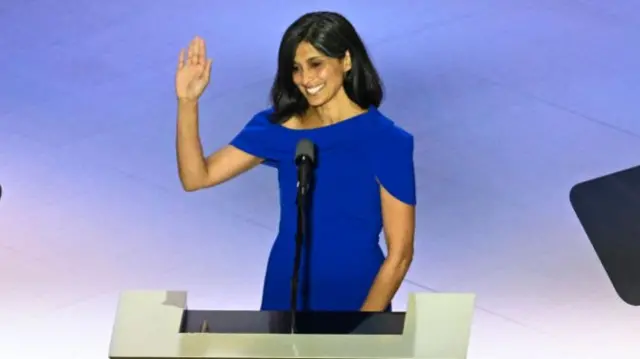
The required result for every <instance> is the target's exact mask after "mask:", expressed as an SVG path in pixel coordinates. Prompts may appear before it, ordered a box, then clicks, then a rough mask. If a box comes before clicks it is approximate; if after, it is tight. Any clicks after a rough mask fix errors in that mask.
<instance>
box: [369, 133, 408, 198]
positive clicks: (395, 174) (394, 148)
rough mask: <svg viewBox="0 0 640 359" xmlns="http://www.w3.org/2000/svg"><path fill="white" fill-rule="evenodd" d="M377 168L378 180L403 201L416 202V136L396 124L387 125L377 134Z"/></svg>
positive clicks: (374, 160) (375, 152)
mask: <svg viewBox="0 0 640 359" xmlns="http://www.w3.org/2000/svg"><path fill="white" fill-rule="evenodd" d="M374 137H375V138H376V141H375V143H374V150H373V151H372V152H373V154H374V156H373V158H372V161H373V169H374V173H375V175H376V178H377V179H378V182H379V183H380V185H381V186H382V187H384V189H386V190H387V192H389V193H390V194H391V195H392V196H394V197H395V198H396V199H398V200H399V201H402V202H404V203H406V204H408V205H412V206H413V205H416V202H417V199H416V182H415V169H414V164H413V147H414V146H413V143H414V141H413V136H412V135H411V134H410V133H408V132H406V131H404V130H403V129H401V128H399V127H396V126H384V129H381V130H379V131H378V134H377V135H376V136H374Z"/></svg>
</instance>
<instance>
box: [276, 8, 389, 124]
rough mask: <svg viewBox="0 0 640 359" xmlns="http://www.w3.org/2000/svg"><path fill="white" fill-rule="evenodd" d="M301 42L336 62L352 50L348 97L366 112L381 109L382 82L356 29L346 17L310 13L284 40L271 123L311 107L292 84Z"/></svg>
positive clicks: (289, 30) (302, 112)
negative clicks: (296, 54)
mask: <svg viewBox="0 0 640 359" xmlns="http://www.w3.org/2000/svg"><path fill="white" fill-rule="evenodd" d="M302 42H308V43H309V44H311V45H312V46H313V47H314V48H316V49H317V50H318V51H320V52H321V53H323V54H324V55H326V56H329V57H332V58H337V59H342V58H343V57H344V56H345V55H346V53H347V51H349V54H350V55H351V70H350V71H348V72H347V74H346V77H345V80H344V89H345V92H346V94H347V96H348V97H349V98H350V99H351V101H353V102H355V103H356V104H358V106H360V107H362V108H365V109H366V108H368V107H370V106H375V107H378V106H380V103H381V102H382V97H383V89H382V82H381V80H380V77H379V76H378V73H377V71H376V69H375V67H374V66H373V63H372V62H371V59H370V58H369V54H368V53H367V49H366V47H365V45H364V43H363V42H362V40H361V39H360V36H359V35H358V33H357V32H356V29H355V28H354V27H353V25H352V24H351V23H350V22H349V21H348V20H347V19H346V18H345V17H344V16H342V15H340V14H337V13H335V12H311V13H308V14H305V15H303V16H302V17H300V18H299V19H298V20H296V21H295V22H294V23H293V24H291V25H290V26H289V28H288V29H287V30H286V31H285V33H284V36H283V37H282V41H281V43H280V50H279V51H278V72H277V74H276V77H275V80H274V81H273V86H272V87H271V104H272V105H273V108H274V110H275V111H274V113H273V115H272V117H271V121H272V122H274V123H283V122H285V121H286V120H287V119H289V118H290V117H291V116H294V115H299V116H301V115H303V114H304V113H305V111H306V110H307V108H308V107H309V103H308V102H307V100H306V98H305V97H304V95H303V94H302V93H301V92H300V90H299V89H298V87H297V86H296V85H295V84H294V83H293V68H294V58H295V53H296V50H297V48H298V45H299V44H300V43H302Z"/></svg>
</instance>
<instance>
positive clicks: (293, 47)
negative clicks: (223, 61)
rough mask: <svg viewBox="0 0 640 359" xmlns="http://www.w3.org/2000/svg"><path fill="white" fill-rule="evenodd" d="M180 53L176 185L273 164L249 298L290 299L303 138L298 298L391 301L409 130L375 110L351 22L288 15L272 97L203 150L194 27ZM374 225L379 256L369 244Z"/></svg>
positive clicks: (369, 304)
mask: <svg viewBox="0 0 640 359" xmlns="http://www.w3.org/2000/svg"><path fill="white" fill-rule="evenodd" d="M186 55H187V56H186V57H185V50H182V51H181V53H180V59H179V66H178V70H177V74H176V93H177V97H178V127H177V152H178V169H179V174H180V180H181V181H182V185H183V187H184V189H185V190H187V191H195V190H199V189H203V188H209V187H213V186H216V185H218V184H221V183H223V182H225V181H227V180H229V179H231V178H233V177H235V176H237V175H239V174H241V173H243V172H245V171H247V170H249V169H251V168H253V167H255V166H257V165H258V164H266V165H269V166H272V167H275V168H277V170H278V178H279V182H280V201H281V205H280V210H281V213H280V216H281V217H280V225H279V233H278V236H277V238H276V240H275V242H274V244H273V247H272V250H271V253H270V256H269V261H268V266H267V269H266V275H265V279H264V289H263V298H262V307H261V309H262V310H288V309H289V308H290V288H291V287H290V286H291V275H292V271H293V262H294V256H295V233H296V221H297V211H296V208H297V207H296V193H297V190H296V183H297V172H296V166H295V164H294V161H293V158H294V156H295V150H296V145H297V143H298V141H299V140H300V139H302V138H307V139H309V140H311V141H312V142H313V143H314V144H315V145H316V148H317V151H318V156H317V166H316V168H315V171H314V173H315V179H314V183H315V185H314V189H313V193H312V196H313V199H312V205H311V209H310V211H309V212H310V216H311V219H310V221H311V222H312V223H313V226H312V228H311V229H310V230H309V233H310V239H309V240H307V241H306V246H305V248H304V250H303V256H302V258H303V259H302V267H301V271H300V272H301V277H300V288H301V292H300V294H299V295H298V298H299V300H300V302H299V303H298V308H300V309H301V310H314V311H318V310H330V311H358V310H361V311H388V310H391V300H392V298H393V296H394V295H395V293H396V291H397V290H398V287H399V286H400V284H401V282H402V280H403V279H404V276H405V275H406V273H407V270H408V268H409V265H410V263H411V260H412V256H413V237H414V220H415V212H414V211H415V210H414V206H415V203H416V196H415V180H414V168H413V137H412V136H411V135H410V134H408V133H407V132H405V131H403V130H402V129H401V128H399V127H397V126H396V125H394V123H393V122H392V121H391V120H389V119H388V118H386V117H385V116H384V115H383V114H382V113H380V112H379V111H378V109H377V108H378V106H379V105H380V103H381V101H382V85H381V83H380V80H379V78H378V74H377V73H376V70H375V68H374V66H373V64H372V63H371V60H370V59H369V56H368V54H367V51H366V49H365V46H364V44H363V43H362V40H361V39H360V37H359V36H358V34H357V33H356V31H355V29H354V28H353V26H352V25H351V24H350V23H349V22H348V21H347V20H346V19H345V18H344V17H342V16H341V15H339V14H336V13H331V12H314V13H309V14H306V15H304V16H302V17H301V18H300V19H298V20H297V21H296V22H294V23H293V24H292V25H291V26H290V27H289V28H288V29H287V30H286V32H285V34H284V37H283V39H282V42H281V44H280V50H279V55H278V72H277V75H276V78H275V81H274V83H273V87H272V90H271V100H272V105H273V106H272V108H270V109H267V110H264V111H261V112H258V113H257V114H256V115H255V116H254V117H253V118H252V119H251V120H250V121H249V122H248V124H247V125H246V126H245V127H244V129H243V130H242V131H240V133H238V134H237V136H236V137H235V138H234V139H233V140H232V141H231V143H230V144H228V145H226V146H225V147H223V148H221V149H220V150H218V151H216V152H215V153H213V154H211V155H210V156H208V157H204V155H203V153H202V146H201V144H200V139H199V134H198V98H199V97H200V95H201V94H202V92H203V91H204V89H205V88H206V86H207V84H208V83H209V75H210V72H211V64H212V60H211V59H208V58H207V57H206V52H205V43H204V41H203V40H202V39H201V38H198V37H196V38H194V39H193V40H192V42H191V44H190V45H189V49H188V51H186ZM383 228H384V234H385V238H386V244H387V247H388V250H387V252H388V254H387V256H386V258H385V256H384V254H383V252H382V250H381V248H380V246H379V234H380V232H381V230H382V229H383Z"/></svg>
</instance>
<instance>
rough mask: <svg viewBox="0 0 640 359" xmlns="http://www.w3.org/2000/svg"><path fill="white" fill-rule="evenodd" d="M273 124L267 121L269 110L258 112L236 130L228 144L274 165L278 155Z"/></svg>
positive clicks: (269, 164) (266, 163) (267, 163)
mask: <svg viewBox="0 0 640 359" xmlns="http://www.w3.org/2000/svg"><path fill="white" fill-rule="evenodd" d="M275 126H276V125H274V124H272V123H271V122H270V121H269V111H263V112H260V113H258V114H256V115H254V116H253V117H252V118H251V120H249V122H248V123H247V124H246V125H245V126H244V127H243V128H242V130H240V132H238V134H237V135H236V136H235V137H234V138H233V140H231V143H230V145H231V146H234V147H236V148H237V149H239V150H241V151H244V152H246V153H248V154H251V155H253V156H256V157H258V158H261V159H263V160H264V162H263V164H265V165H268V166H271V167H276V166H277V163H278V160H277V158H278V157H279V156H278V147H277V142H278V141H277V140H276V139H275V137H276V136H274V134H277V133H274V132H275V130H276V129H275Z"/></svg>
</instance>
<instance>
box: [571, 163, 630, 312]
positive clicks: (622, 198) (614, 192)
mask: <svg viewBox="0 0 640 359" xmlns="http://www.w3.org/2000/svg"><path fill="white" fill-rule="evenodd" d="M570 201H571V205H572V206H573V210H574V211H575V213H576V215H577V217H578V219H579V220H580V223H581V224H582V227H583V228H584V231H585V233H586V234H587V237H589V240H590V241H591V245H592V246H593V249H594V250H595V252H596V254H597V255H598V258H599V259H600V262H601V263H602V266H603V267H604V270H605V271H606V272H607V275H608V276H609V280H611V283H612V284H613V287H614V289H615V290H616V292H617V293H618V296H620V298H621V299H622V300H623V301H625V302H626V303H627V304H630V305H634V306H638V305H640V166H637V167H633V168H630V169H627V170H624V171H620V172H615V173H612V174H609V175H606V176H603V177H599V178H595V179H591V180H588V181H585V182H582V183H579V184H577V185H575V186H574V187H573V188H572V189H571V193H570Z"/></svg>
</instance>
